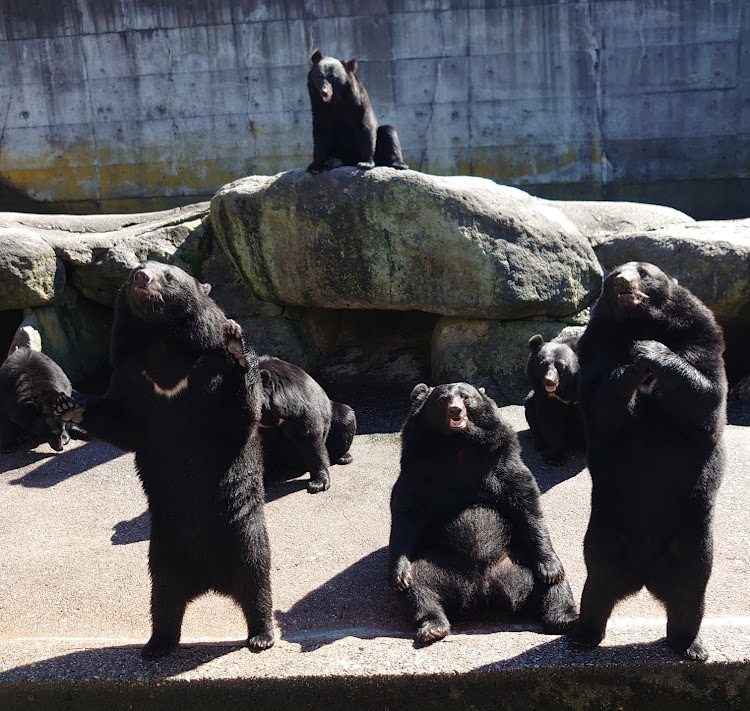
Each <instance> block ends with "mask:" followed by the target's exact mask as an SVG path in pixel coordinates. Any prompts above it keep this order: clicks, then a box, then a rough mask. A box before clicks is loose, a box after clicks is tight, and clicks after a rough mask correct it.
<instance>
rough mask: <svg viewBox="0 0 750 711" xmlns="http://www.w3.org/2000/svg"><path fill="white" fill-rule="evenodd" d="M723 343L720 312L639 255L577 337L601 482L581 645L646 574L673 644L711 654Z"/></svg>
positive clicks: (594, 641)
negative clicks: (708, 631) (704, 631)
mask: <svg viewBox="0 0 750 711" xmlns="http://www.w3.org/2000/svg"><path fill="white" fill-rule="evenodd" d="M723 351H724V341H723V337H722V333H721V329H720V327H719V326H718V324H717V323H716V319H715V318H714V317H713V315H712V314H711V312H710V311H709V310H708V309H707V308H706V307H705V306H704V305H703V304H702V303H701V302H700V301H699V300H698V299H697V298H696V297H695V296H694V295H693V294H692V293H690V291H688V290H687V289H686V288H684V287H682V286H680V285H679V284H678V283H677V281H676V280H675V279H672V278H670V277H669V276H667V275H666V274H665V273H664V272H663V271H662V270H661V269H659V268H658V267H656V266H654V265H653V264H648V263H645V262H629V263H627V264H624V265H622V266H620V267H617V268H616V269H614V270H612V272H610V274H609V275H608V276H607V278H606V279H605V281H604V291H603V293H602V295H601V296H600V297H599V300H598V301H597V302H596V304H595V306H594V308H593V309H592V312H591V320H590V322H589V325H588V327H587V328H586V331H585V332H584V334H583V336H581V339H580V341H579V343H578V357H579V360H580V389H579V393H580V402H581V407H582V409H583V416H584V421H585V425H586V436H587V439H588V464H589V470H590V472H591V480H592V484H593V490H592V495H591V518H590V520H589V526H588V531H587V533H586V538H585V541H584V555H585V559H586V568H587V571H588V577H587V580H586V584H585V587H584V589H583V596H582V598H581V618H580V621H579V622H578V625H577V626H576V627H575V628H574V629H573V630H572V632H571V633H570V635H569V640H570V642H571V644H573V645H574V646H576V647H594V646H596V645H598V644H599V643H600V642H601V640H602V639H603V638H604V634H605V630H606V626H607V620H608V618H609V616H610V614H611V612H612V608H613V607H614V605H615V603H617V601H618V600H621V599H622V598H625V597H627V596H629V595H632V594H633V593H635V592H637V591H638V590H640V589H641V588H642V587H643V586H646V587H647V588H648V590H650V591H651V593H653V594H654V595H655V596H656V597H657V598H658V599H659V600H661V601H662V602H663V603H664V605H665V606H666V610H667V642H668V643H669V644H670V645H671V646H672V648H673V649H674V650H675V651H677V652H678V653H679V654H680V655H682V656H684V657H687V658H688V659H695V660H704V659H706V658H707V656H708V652H707V650H706V648H705V646H704V645H703V643H702V642H701V639H700V636H699V634H698V632H699V629H700V624H701V620H702V619H703V609H704V597H705V590H706V584H707V583H708V579H709V576H710V574H711V565H712V558H713V552H712V551H713V549H712V531H711V518H712V509H713V504H714V500H715V498H716V492H717V490H718V487H719V483H720V481H721V477H722V472H723V469H724V453H723V448H722V433H723V431H724V424H725V419H726V415H725V407H726V392H727V382H726V376H725V373H724V362H723V358H722V353H723Z"/></svg>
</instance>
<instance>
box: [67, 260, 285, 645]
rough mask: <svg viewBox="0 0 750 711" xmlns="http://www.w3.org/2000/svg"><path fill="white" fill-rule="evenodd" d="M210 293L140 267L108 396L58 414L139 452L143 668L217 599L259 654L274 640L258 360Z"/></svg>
mask: <svg viewBox="0 0 750 711" xmlns="http://www.w3.org/2000/svg"><path fill="white" fill-rule="evenodd" d="M210 289H211V287H210V285H209V284H201V283H199V282H198V281H197V280H196V279H194V278H193V277H192V276H190V275H188V274H187V273H185V272H184V271H182V270H181V269H179V268H178V267H175V266H170V265H166V264H160V263H158V262H146V263H145V264H144V265H143V266H141V267H138V268H137V269H134V270H133V272H132V273H131V275H130V277H129V278H128V280H127V282H126V283H125V284H124V285H123V287H122V288H121V289H120V292H119V294H118V297H117V302H116V305H115V317H114V325H113V333H112V344H111V361H112V366H113V372H112V376H111V379H110V383H109V386H108V388H107V391H106V392H105V394H104V395H103V396H101V397H88V398H86V397H82V396H74V397H73V398H69V397H66V396H60V397H59V398H58V402H57V405H56V410H57V412H58V413H59V414H60V416H61V417H63V418H65V419H66V420H69V421H73V422H77V423H80V424H81V426H82V427H83V428H84V429H85V430H86V431H87V432H89V433H90V434H91V435H92V436H93V437H96V438H98V439H102V440H104V441H106V442H110V443H111V444H113V445H115V446H117V447H119V448H120V449H124V450H127V451H134V452H135V464H136V468H137V471H138V475H139V477H140V479H141V483H142V484H143V489H144V492H145V494H146V497H147V499H148V508H149V512H150V514H151V540H150V546H149V569H150V572H151V583H152V585H151V616H152V635H151V639H150V640H149V641H148V643H147V644H146V646H145V647H144V648H143V651H142V655H143V657H144V658H146V659H154V658H157V657H161V656H164V655H166V654H168V653H169V652H171V651H172V650H173V649H174V648H175V647H176V646H177V645H178V643H179V639H180V629H181V626H182V619H183V616H184V613H185V609H186V607H187V604H188V603H189V602H190V601H191V600H194V599H195V598H196V597H198V596H199V595H202V594H203V593H205V592H207V591H209V590H213V591H215V592H218V593H221V594H224V595H227V596H229V597H231V598H233V599H234V600H235V601H236V602H237V603H238V604H239V606H240V608H241V609H242V611H243V613H244V615H245V618H246V620H247V627H248V638H247V646H248V647H250V649H252V650H254V651H259V650H262V649H266V648H268V647H270V646H271V645H273V643H274V630H273V620H272V606H271V584H270V548H269V543H268V535H267V533H266V524H265V518H264V512H263V503H264V499H265V494H264V489H263V461H262V457H263V453H262V451H261V445H260V438H259V436H258V427H257V425H258V420H259V419H260V407H261V401H262V391H261V381H260V374H259V371H258V359H257V356H256V354H255V353H254V352H253V351H252V350H251V349H249V348H248V347H247V346H246V345H245V342H244V338H243V333H242V329H241V328H240V327H239V325H238V324H237V323H235V322H234V321H232V320H230V319H227V317H226V316H225V315H224V313H223V312H222V311H221V309H219V307H218V306H217V305H216V303H215V302H214V301H213V300H212V299H211V297H210V296H209V292H210Z"/></svg>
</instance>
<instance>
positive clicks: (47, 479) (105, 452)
mask: <svg viewBox="0 0 750 711" xmlns="http://www.w3.org/2000/svg"><path fill="white" fill-rule="evenodd" d="M120 456H122V451H121V450H119V449H116V448H115V447H111V446H109V445H107V444H103V443H102V442H87V443H86V444H84V445H83V446H81V447H75V448H72V449H66V450H64V451H62V452H60V453H59V454H43V453H39V452H17V453H14V454H11V455H8V456H7V457H3V459H2V460H1V462H0V471H1V472H8V471H12V470H13V469H20V468H21V467H24V466H28V465H29V464H33V463H34V462H36V461H41V462H42V464H40V466H38V467H37V468H36V469H34V471H32V472H29V473H28V474H26V475H24V476H22V477H20V478H19V479H13V480H11V481H10V482H9V483H11V484H15V485H17V486H26V487H29V488H32V489H49V488H50V487H53V486H56V485H57V484H60V483H61V482H63V481H65V480H66V479H69V478H70V477H72V476H76V475H77V474H82V473H83V472H85V471H88V470H89V469H93V468H94V467H97V466H99V465H100V464H104V463H105V462H109V461H111V460H113V459H117V457H120Z"/></svg>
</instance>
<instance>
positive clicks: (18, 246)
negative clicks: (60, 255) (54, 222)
mask: <svg viewBox="0 0 750 711" xmlns="http://www.w3.org/2000/svg"><path fill="white" fill-rule="evenodd" d="M64 285H65V270H64V269H63V268H62V265H61V264H60V263H59V262H58V260H57V257H56V256H55V251H54V249H52V247H50V245H49V244H47V242H45V241H44V240H43V239H42V238H41V237H39V235H37V234H36V233H35V232H34V231H32V230H28V229H24V228H22V227H19V226H13V227H2V226H0V304H2V305H1V306H0V309H2V310H9V309H23V308H27V307H32V306H43V305H44V304H48V303H50V302H51V301H53V300H54V299H55V298H56V297H57V296H59V295H60V294H61V293H62V289H63V287H64Z"/></svg>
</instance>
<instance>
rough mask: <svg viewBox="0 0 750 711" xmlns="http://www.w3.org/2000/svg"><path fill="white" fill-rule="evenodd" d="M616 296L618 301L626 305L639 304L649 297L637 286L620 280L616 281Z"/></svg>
mask: <svg viewBox="0 0 750 711" xmlns="http://www.w3.org/2000/svg"><path fill="white" fill-rule="evenodd" d="M615 297H616V298H617V301H618V303H620V304H623V305H625V306H638V305H639V304H640V303H642V302H643V301H644V300H646V299H648V295H647V294H644V293H643V292H642V291H641V290H640V289H639V288H638V287H637V286H634V285H633V284H629V283H628V284H623V283H619V282H615Z"/></svg>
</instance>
